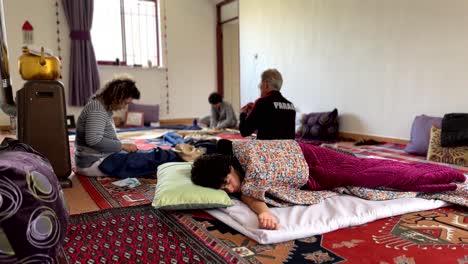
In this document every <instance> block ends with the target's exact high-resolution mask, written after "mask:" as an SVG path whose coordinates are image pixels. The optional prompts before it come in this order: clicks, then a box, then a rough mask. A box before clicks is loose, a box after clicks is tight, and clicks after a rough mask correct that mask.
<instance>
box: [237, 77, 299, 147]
mask: <svg viewBox="0 0 468 264" xmlns="http://www.w3.org/2000/svg"><path fill="white" fill-rule="evenodd" d="M282 84H283V78H282V77H281V73H280V72H279V71H278V70H276V69H268V70H266V71H264V72H263V73H262V76H261V82H260V84H259V88H260V93H261V94H260V96H261V97H260V98H259V99H257V101H256V102H255V104H253V105H252V104H251V103H250V104H248V105H246V106H244V107H243V108H242V109H241V111H242V113H241V114H240V118H239V119H240V124H239V130H240V132H241V135H242V136H243V137H247V136H250V135H251V134H252V133H253V132H254V131H255V130H257V139H294V138H295V122H296V110H295V107H294V105H293V104H292V103H291V102H290V101H288V100H287V99H286V98H284V97H283V95H281V93H280V90H281V86H282Z"/></svg>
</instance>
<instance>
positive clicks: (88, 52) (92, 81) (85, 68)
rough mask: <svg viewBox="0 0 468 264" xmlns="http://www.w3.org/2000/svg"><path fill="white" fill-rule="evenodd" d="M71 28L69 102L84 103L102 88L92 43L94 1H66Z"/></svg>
mask: <svg viewBox="0 0 468 264" xmlns="http://www.w3.org/2000/svg"><path fill="white" fill-rule="evenodd" d="M62 4H63V9H64V11H65V16H66V17H67V21H68V26H69V28H70V39H71V51H70V80H69V86H70V89H69V103H70V105H74V106H83V105H85V104H86V102H87V101H88V99H89V98H90V96H91V95H93V94H94V93H95V92H96V90H97V89H98V88H99V85H100V82H99V73H98V69H97V64H96V56H95V55H94V48H93V44H92V43H91V32H90V30H91V25H92V23H93V10H94V0H78V1H77V0H62Z"/></svg>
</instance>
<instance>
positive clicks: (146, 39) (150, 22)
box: [91, 0, 161, 67]
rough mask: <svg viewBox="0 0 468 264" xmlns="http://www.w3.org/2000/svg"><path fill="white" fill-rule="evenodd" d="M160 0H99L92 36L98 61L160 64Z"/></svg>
mask: <svg viewBox="0 0 468 264" xmlns="http://www.w3.org/2000/svg"><path fill="white" fill-rule="evenodd" d="M158 10H159V9H158V0H95V1H94V16H93V17H94V19H93V25H92V28H91V37H92V41H93V46H94V52H95V53H96V59H97V61H98V64H104V65H112V64H113V65H129V66H137V67H155V66H160V61H161V60H160V54H161V52H160V41H159V40H160V34H159V32H160V30H159V12H158Z"/></svg>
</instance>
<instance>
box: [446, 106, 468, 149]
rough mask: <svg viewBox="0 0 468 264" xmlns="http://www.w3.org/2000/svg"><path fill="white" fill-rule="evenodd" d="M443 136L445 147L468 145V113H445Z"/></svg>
mask: <svg viewBox="0 0 468 264" xmlns="http://www.w3.org/2000/svg"><path fill="white" fill-rule="evenodd" d="M441 136H442V137H441V143H442V146H443V147H459V146H466V145H468V114H467V113H450V114H445V115H444V118H443V119H442V135H441Z"/></svg>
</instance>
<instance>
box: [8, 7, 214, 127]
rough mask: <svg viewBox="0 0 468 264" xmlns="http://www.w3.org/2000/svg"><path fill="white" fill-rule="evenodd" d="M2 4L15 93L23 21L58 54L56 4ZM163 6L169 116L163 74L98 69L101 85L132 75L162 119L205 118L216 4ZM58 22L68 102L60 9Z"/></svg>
mask: <svg viewBox="0 0 468 264" xmlns="http://www.w3.org/2000/svg"><path fill="white" fill-rule="evenodd" d="M3 1H4V9H5V23H6V28H7V40H8V51H9V58H10V68H11V79H12V82H13V88H14V90H15V91H14V92H15V93H16V90H18V89H19V88H21V86H22V84H23V81H22V80H21V77H20V76H19V73H18V70H17V59H18V58H19V56H20V55H21V47H22V31H21V26H22V25H23V23H24V21H25V20H29V22H30V23H31V24H32V25H33V27H34V40H35V43H34V45H38V46H45V47H47V48H49V49H51V50H52V51H54V52H57V42H56V39H57V35H56V23H55V21H56V18H55V0H40V1H31V0H3ZM59 2H60V1H59ZM161 4H162V5H163V6H162V8H161V10H162V11H164V10H166V15H167V37H168V39H167V45H168V56H167V58H165V59H167V60H166V65H167V67H168V70H169V71H168V73H169V74H168V75H169V76H168V77H169V95H170V105H169V106H170V108H169V113H167V112H166V105H165V95H166V88H165V86H166V72H165V70H163V69H133V68H130V67H115V66H100V67H99V73H100V77H101V82H102V83H104V82H105V81H107V80H109V79H111V78H112V77H113V76H114V75H115V74H119V73H128V74H130V75H132V76H133V77H135V79H136V81H137V84H138V87H139V88H140V90H141V94H142V98H141V100H140V101H141V102H142V103H153V104H155V103H159V104H161V113H160V115H161V118H187V117H197V116H201V115H203V114H207V113H209V104H208V103H207V99H206V98H207V96H208V95H209V93H210V92H212V91H215V90H216V36H215V26H216V8H215V3H213V1H211V0H196V1H195V0H162V1H161ZM164 4H165V5H166V6H165V8H164ZM26 7H27V8H26ZM60 21H61V22H62V24H61V27H60V28H61V39H62V45H61V47H62V57H63V73H62V76H63V80H62V81H63V83H64V85H65V91H66V93H67V100H68V76H69V73H68V69H69V66H68V65H69V52H70V51H69V49H70V41H69V37H68V34H69V31H68V25H67V22H66V20H65V17H64V13H63V11H62V10H60ZM162 44H164V43H162ZM163 56H165V55H163ZM80 111H81V108H80V107H70V106H68V107H67V112H68V114H74V115H76V117H77V115H78V114H79V113H80ZM8 124H9V119H8V117H7V116H6V115H5V114H3V113H0V125H8Z"/></svg>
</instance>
